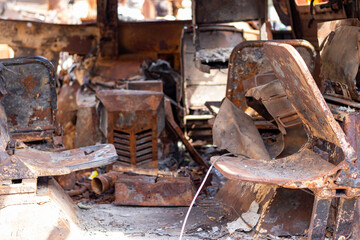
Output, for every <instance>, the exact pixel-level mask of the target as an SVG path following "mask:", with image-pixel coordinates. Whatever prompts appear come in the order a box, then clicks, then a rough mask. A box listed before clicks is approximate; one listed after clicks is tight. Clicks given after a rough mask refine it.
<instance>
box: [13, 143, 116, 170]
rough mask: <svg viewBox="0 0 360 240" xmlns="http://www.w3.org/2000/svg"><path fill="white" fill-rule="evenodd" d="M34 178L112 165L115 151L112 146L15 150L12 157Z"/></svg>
mask: <svg viewBox="0 0 360 240" xmlns="http://www.w3.org/2000/svg"><path fill="white" fill-rule="evenodd" d="M13 156H14V157H16V158H17V159H18V160H19V161H21V162H22V163H23V164H24V165H25V166H26V167H27V168H29V169H30V171H31V172H32V173H33V175H34V176H36V177H38V176H55V175H64V174H69V173H71V172H73V171H78V170H83V169H88V168H92V167H99V166H103V165H107V164H111V163H113V162H114V161H115V160H116V158H117V155H116V151H115V148H114V146H113V145H112V144H102V145H95V146H89V147H82V148H77V149H72V150H68V151H62V152H45V151H39V150H35V149H32V148H25V149H16V150H15V154H14V155H13Z"/></svg>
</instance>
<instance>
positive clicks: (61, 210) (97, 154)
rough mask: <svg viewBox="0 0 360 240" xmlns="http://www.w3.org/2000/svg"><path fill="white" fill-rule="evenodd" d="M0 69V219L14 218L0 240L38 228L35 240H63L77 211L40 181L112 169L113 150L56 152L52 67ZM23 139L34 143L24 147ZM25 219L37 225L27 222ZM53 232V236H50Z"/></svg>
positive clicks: (19, 62)
mask: <svg viewBox="0 0 360 240" xmlns="http://www.w3.org/2000/svg"><path fill="white" fill-rule="evenodd" d="M0 63H1V65H2V66H4V68H3V70H6V69H8V70H6V71H2V72H1V74H3V75H2V77H3V79H4V80H5V81H1V82H0V84H1V88H2V90H4V91H6V92H7V93H6V94H5V95H1V101H2V102H1V104H0V132H1V134H0V135H1V138H0V159H1V161H0V182H1V186H0V205H1V209H0V214H1V215H7V216H9V215H8V213H7V210H8V209H11V211H12V213H11V214H10V215H11V216H15V218H7V220H6V223H2V226H9V227H6V228H5V229H2V236H3V237H5V238H10V236H12V237H13V236H14V233H16V236H18V237H20V238H27V237H29V235H26V234H29V232H28V231H24V229H26V230H27V229H40V227H41V229H42V231H40V232H41V233H32V234H33V235H32V236H33V237H34V238H36V239H46V238H47V237H49V236H51V238H57V237H59V236H67V235H69V234H70V232H71V225H73V224H76V223H77V219H76V210H74V207H73V205H72V203H71V200H70V199H69V198H68V196H66V194H65V192H64V191H63V190H62V189H61V187H60V186H59V185H58V183H56V181H55V180H54V179H53V178H44V177H51V176H58V175H66V174H69V173H71V172H74V171H78V170H83V169H88V168H92V167H99V166H103V165H106V164H111V163H113V162H114V161H115V160H116V158H117V156H116V151H115V148H114V146H113V145H111V144H102V145H96V146H88V147H83V148H79V149H72V150H68V151H62V149H61V148H55V146H54V145H57V144H60V145H61V141H59V142H57V141H55V140H54V138H55V137H57V136H56V132H55V129H56V121H55V118H54V110H55V109H56V94H55V84H54V74H55V73H54V67H53V66H52V65H51V63H50V62H49V61H48V60H46V59H44V58H40V57H34V58H20V59H16V58H15V59H8V60H1V61H0ZM5 68H6V69H5ZM4 93H5V92H4ZM4 103H5V104H6V105H5V106H3V104H4ZM7 118H8V119H9V122H8V121H7ZM9 129H10V131H9ZM47 130H53V131H52V132H51V133H50V134H49V135H45V138H44V134H42V132H44V131H47ZM32 133H35V135H34V134H32ZM34 136H35V137H34ZM12 137H13V140H11V139H12ZM39 137H40V139H44V140H46V141H47V142H48V143H50V145H47V146H46V148H45V149H46V150H50V151H42V150H39V149H42V147H41V146H39V145H42V142H41V141H40V144H39V141H38V140H39ZM21 139H23V140H26V141H30V142H32V143H31V145H26V144H24V143H23V142H22V141H20V140H21ZM34 141H35V143H34ZM30 146H33V147H34V148H32V147H30ZM35 148H36V149H35ZM40 202H41V203H42V204H41V205H39V204H38V203H40ZM15 205H16V207H14V208H12V206H15ZM34 209H36V210H34ZM19 210H21V211H19ZM47 212H49V213H50V212H51V213H52V215H51V217H47V218H46V221H49V222H46V223H44V221H41V220H42V219H44V217H43V215H46V213H47ZM19 216H26V218H24V217H19ZM28 216H32V217H35V218H36V219H38V221H35V222H34V221H33V222H31V221H29V218H28ZM64 223H66V224H64ZM42 224H43V225H44V226H41V225H42ZM72 227H74V226H72ZM53 228H56V229H57V231H56V232H53Z"/></svg>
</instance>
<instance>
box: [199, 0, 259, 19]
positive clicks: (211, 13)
mask: <svg viewBox="0 0 360 240" xmlns="http://www.w3.org/2000/svg"><path fill="white" fill-rule="evenodd" d="M264 5H265V2H264V1H263V0H256V1H253V0H241V1H232V0H223V1H221V2H219V1H216V0H196V1H193V12H194V16H195V17H194V21H195V24H196V25H197V24H211V23H224V22H238V21H246V20H258V19H261V18H265V7H264Z"/></svg>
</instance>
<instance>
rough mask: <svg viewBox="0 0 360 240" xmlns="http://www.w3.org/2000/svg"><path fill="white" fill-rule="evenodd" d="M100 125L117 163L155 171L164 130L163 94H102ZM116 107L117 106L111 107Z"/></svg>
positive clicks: (130, 92) (147, 92)
mask: <svg viewBox="0 0 360 240" xmlns="http://www.w3.org/2000/svg"><path fill="white" fill-rule="evenodd" d="M97 97H98V98H99V100H100V102H101V103H102V104H103V106H104V107H103V109H102V110H101V111H102V114H101V115H102V116H101V120H100V121H101V125H102V131H103V133H104V134H105V136H106V137H107V139H108V142H110V143H114V145H115V147H116V151H117V154H118V155H119V159H118V160H119V161H120V162H122V163H125V164H130V165H131V166H132V167H135V166H139V165H141V164H150V165H151V167H153V168H157V164H158V150H157V149H158V146H157V144H158V143H157V138H158V136H159V134H160V132H161V131H162V129H163V128H164V124H165V123H164V119H163V118H164V114H161V113H163V111H164V110H163V107H164V103H163V102H164V101H163V98H164V96H163V93H162V92H152V91H141V90H103V91H99V92H98V93H97ZM114 103H116V104H114Z"/></svg>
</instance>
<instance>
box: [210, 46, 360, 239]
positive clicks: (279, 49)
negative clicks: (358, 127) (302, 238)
mask: <svg viewBox="0 0 360 240" xmlns="http://www.w3.org/2000/svg"><path fill="white" fill-rule="evenodd" d="M264 50H265V53H266V56H267V58H269V60H270V63H271V66H272V69H273V70H274V72H275V75H276V77H277V78H278V79H279V81H280V83H281V85H282V87H283V88H284V90H285V93H286V95H287V98H288V99H289V101H290V102H291V105H292V106H293V108H294V110H295V111H296V114H297V116H298V117H299V118H300V119H301V121H302V124H303V125H304V127H305V130H306V132H307V135H308V142H307V143H306V144H304V145H303V146H302V147H301V148H300V149H299V150H298V152H297V153H294V154H291V155H288V156H287V157H279V158H277V159H272V160H266V159H253V158H251V157H250V158H245V157H238V158H234V157H232V158H231V157H224V158H223V159H221V160H219V161H218V162H217V163H216V164H215V166H216V167H217V168H218V169H219V170H220V171H221V172H222V173H223V174H224V175H225V176H227V177H228V178H231V179H238V180H242V181H248V182H254V183H262V184H273V185H278V186H281V187H285V188H300V189H303V188H308V189H311V190H312V191H313V193H314V195H315V200H314V205H313V206H314V207H313V213H312V216H311V221H310V227H309V234H308V236H309V239H322V238H323V237H324V234H325V229H326V224H327V218H328V215H329V210H330V204H331V201H332V199H334V198H340V204H338V205H337V209H338V210H337V217H336V224H337V227H336V230H335V232H334V236H335V237H336V239H338V237H341V236H342V237H343V236H348V234H350V232H351V227H349V225H350V226H351V221H352V219H349V218H347V217H351V216H353V214H354V211H355V198H357V197H358V196H359V195H360V191H359V189H358V187H359V186H358V184H357V182H358V172H359V170H358V165H357V163H356V159H357V153H356V152H355V150H354V148H353V147H352V146H351V143H352V144H354V143H356V142H353V141H352V142H349V140H348V139H354V137H355V136H356V134H355V135H354V134H352V131H350V133H349V132H348V131H349V130H347V131H346V133H347V134H348V136H346V135H345V133H344V131H343V130H342V129H341V127H340V125H339V124H338V123H337V122H336V120H335V119H334V117H333V115H332V113H331V112H330V109H329V108H328V106H327V104H326V102H325V100H324V98H323V96H322V95H321V92H320V91H319V89H318V87H317V85H316V83H315V81H314V80H313V78H312V76H311V73H310V71H309V69H308V68H307V66H306V63H305V61H304V60H303V59H302V58H301V56H300V54H299V53H298V52H297V51H296V50H295V48H294V47H292V46H290V45H287V44H282V43H266V44H265V47H264ZM350 122H351V121H350ZM215 124H216V122H215ZM344 129H351V126H348V127H344ZM314 139H322V140H325V141H327V142H330V143H333V144H335V145H336V146H337V147H339V148H340V149H341V150H342V153H343V154H344V155H343V156H344V158H343V159H342V160H341V161H339V162H338V163H332V162H331V161H327V160H324V159H323V158H322V156H320V155H319V154H317V153H316V152H314V151H313V143H314V142H313V140H314ZM354 147H355V148H356V149H357V146H356V145H355V146H354ZM345 216H347V217H345Z"/></svg>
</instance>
